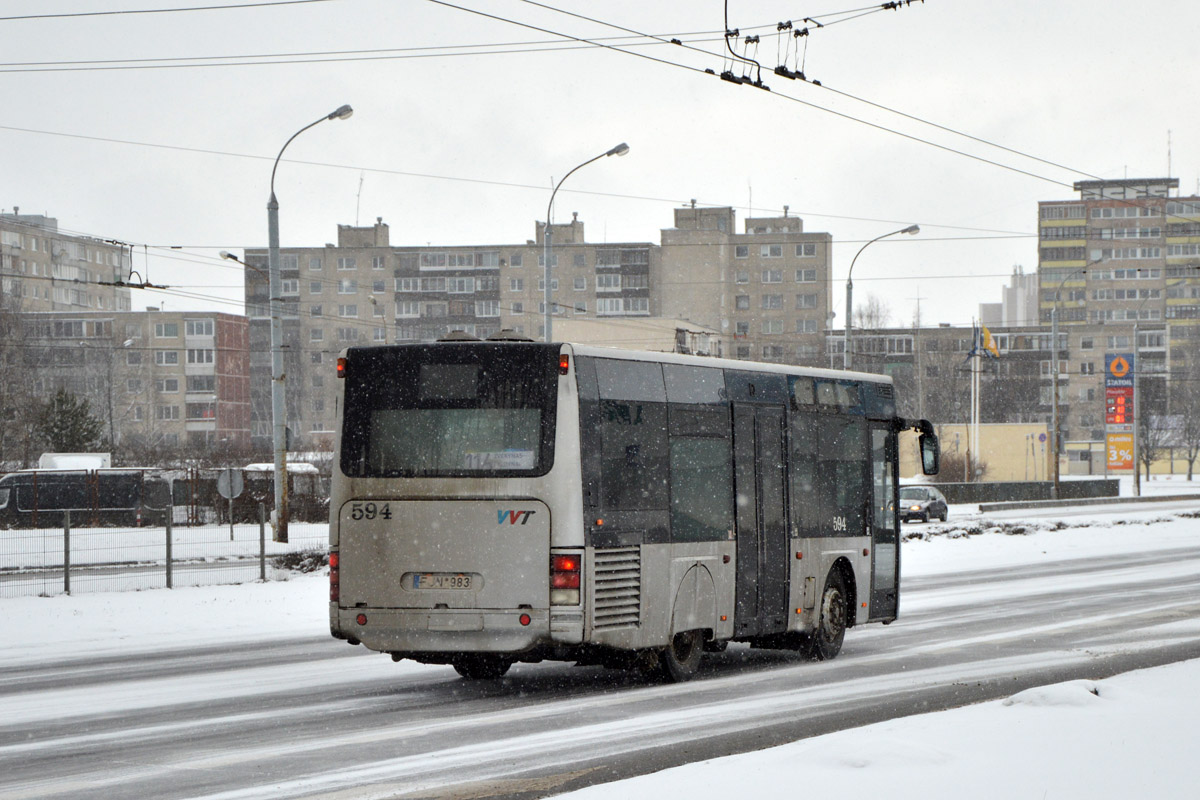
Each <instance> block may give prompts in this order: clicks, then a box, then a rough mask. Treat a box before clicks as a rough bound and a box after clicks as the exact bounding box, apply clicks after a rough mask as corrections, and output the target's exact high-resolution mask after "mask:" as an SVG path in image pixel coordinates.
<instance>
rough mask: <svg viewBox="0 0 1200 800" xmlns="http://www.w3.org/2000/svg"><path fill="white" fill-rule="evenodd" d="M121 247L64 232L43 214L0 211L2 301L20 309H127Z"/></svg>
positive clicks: (126, 255) (125, 261) (124, 256)
mask: <svg viewBox="0 0 1200 800" xmlns="http://www.w3.org/2000/svg"><path fill="white" fill-rule="evenodd" d="M129 267H130V256H129V252H128V251H127V250H126V249H125V248H124V247H122V246H120V245H116V244H112V243H111V242H105V241H101V240H99V239H96V238H93V237H90V236H80V235H73V234H68V233H64V232H62V231H60V230H59V228H58V220H57V219H55V218H54V217H47V216H44V215H41V214H21V213H20V209H19V208H14V209H13V213H11V214H0V303H3V304H4V306H5V308H6V309H7V310H9V311H11V312H21V311H128V310H129V309H130V297H129V287H128V286H119V285H114V284H118V283H121V282H124V281H125V280H126V279H127V277H128V275H129Z"/></svg>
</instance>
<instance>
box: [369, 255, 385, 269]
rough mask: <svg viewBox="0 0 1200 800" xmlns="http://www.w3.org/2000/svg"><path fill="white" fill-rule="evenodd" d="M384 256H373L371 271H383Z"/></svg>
mask: <svg viewBox="0 0 1200 800" xmlns="http://www.w3.org/2000/svg"><path fill="white" fill-rule="evenodd" d="M384 261H385V258H384V256H371V269H383V264H384Z"/></svg>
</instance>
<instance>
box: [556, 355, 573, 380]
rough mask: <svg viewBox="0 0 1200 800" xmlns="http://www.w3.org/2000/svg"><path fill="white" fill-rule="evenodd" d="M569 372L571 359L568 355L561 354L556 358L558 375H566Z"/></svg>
mask: <svg viewBox="0 0 1200 800" xmlns="http://www.w3.org/2000/svg"><path fill="white" fill-rule="evenodd" d="M570 371H571V357H570V356H569V355H567V354H566V353H563V354H561V355H560V356H559V357H558V374H559V375H566V374H567V373H568V372H570Z"/></svg>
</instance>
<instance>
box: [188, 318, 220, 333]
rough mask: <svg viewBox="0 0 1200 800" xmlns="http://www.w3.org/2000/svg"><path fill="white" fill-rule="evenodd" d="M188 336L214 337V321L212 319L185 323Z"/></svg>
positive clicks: (193, 320)
mask: <svg viewBox="0 0 1200 800" xmlns="http://www.w3.org/2000/svg"><path fill="white" fill-rule="evenodd" d="M183 326H184V327H183V330H184V333H185V335H187V336H212V335H213V321H212V320H211V319H189V320H187V321H185V322H184V323H183Z"/></svg>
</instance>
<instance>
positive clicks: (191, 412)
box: [187, 403, 217, 419]
mask: <svg viewBox="0 0 1200 800" xmlns="http://www.w3.org/2000/svg"><path fill="white" fill-rule="evenodd" d="M187 418H188V419H216V418H217V404H216V403H188V404H187Z"/></svg>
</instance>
